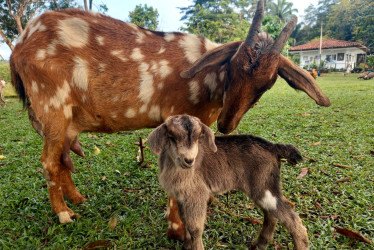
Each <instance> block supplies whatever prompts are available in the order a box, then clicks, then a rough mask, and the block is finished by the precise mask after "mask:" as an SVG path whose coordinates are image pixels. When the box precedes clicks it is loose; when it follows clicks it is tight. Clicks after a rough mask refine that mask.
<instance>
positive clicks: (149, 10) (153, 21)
mask: <svg viewBox="0 0 374 250" xmlns="http://www.w3.org/2000/svg"><path fill="white" fill-rule="evenodd" d="M158 16H159V14H158V11H157V9H153V7H152V6H149V7H148V6H147V4H145V5H144V7H143V6H142V5H141V4H139V5H136V6H135V10H134V11H131V12H130V13H129V17H130V22H131V23H134V24H136V25H138V26H140V27H143V28H146V29H150V30H156V29H157V26H158Z"/></svg>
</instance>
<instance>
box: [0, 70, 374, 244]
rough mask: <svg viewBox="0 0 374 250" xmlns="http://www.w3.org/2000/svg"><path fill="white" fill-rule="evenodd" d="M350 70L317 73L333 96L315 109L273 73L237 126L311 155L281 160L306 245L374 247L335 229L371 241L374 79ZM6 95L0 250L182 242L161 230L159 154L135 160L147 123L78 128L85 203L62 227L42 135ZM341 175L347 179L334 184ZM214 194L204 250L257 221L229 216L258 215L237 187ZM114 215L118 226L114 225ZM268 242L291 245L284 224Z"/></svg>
mask: <svg viewBox="0 0 374 250" xmlns="http://www.w3.org/2000/svg"><path fill="white" fill-rule="evenodd" d="M356 77H357V75H349V76H347V77H343V75H342V73H333V74H329V75H326V76H325V77H320V78H318V79H317V82H318V83H319V85H320V86H321V88H322V89H323V91H324V92H325V93H326V94H327V95H328V96H329V97H330V99H331V102H332V105H331V107H329V108H324V107H319V106H317V105H316V104H315V103H314V101H313V100H311V99H310V98H309V97H307V96H306V95H305V94H304V93H299V92H295V91H294V90H292V89H291V88H290V87H289V86H287V84H286V83H285V82H284V80H279V81H278V82H277V83H276V85H275V86H274V88H273V89H272V90H270V91H268V92H267V93H266V94H265V95H264V96H263V98H262V99H261V101H260V103H259V104H258V105H257V106H256V107H255V108H254V109H252V110H251V111H249V112H248V113H247V114H246V116H245V117H244V118H243V120H242V121H241V123H240V126H239V127H238V129H237V131H236V133H239V134H254V135H257V136H261V137H264V138H266V139H268V140H271V141H273V142H278V143H290V144H294V145H295V146H297V147H298V148H299V149H300V151H301V152H302V153H303V155H304V156H306V157H309V158H310V159H312V160H308V159H307V158H306V159H305V161H304V162H303V163H300V164H298V165H297V166H292V165H290V164H288V163H286V164H283V167H282V186H283V192H284V194H285V196H286V197H287V198H288V199H289V200H291V201H292V202H294V203H295V209H296V210H297V212H298V213H299V214H300V215H301V217H302V219H303V222H304V224H305V226H306V227H307V230H308V234H309V238H310V241H311V248H312V249H328V248H330V249H348V248H353V249H373V245H371V246H370V245H367V244H365V243H362V242H359V241H356V240H352V239H350V238H347V237H345V236H341V235H339V234H337V233H336V232H335V229H334V228H338V227H343V228H348V229H351V230H354V231H359V232H361V233H362V234H363V235H364V236H365V237H367V238H369V239H370V240H372V241H373V240H374V219H373V218H374V214H373V204H374V196H373V193H374V185H373V184H374V183H373V181H374V118H373V117H374V80H369V81H364V80H357V79H356ZM8 101H9V105H8V106H7V107H6V108H0V155H3V156H5V157H6V158H4V159H0V248H1V249H10V248H11V249H31V248H41V247H46V248H52V249H56V248H60V249H75V248H84V247H85V246H87V245H88V244H90V243H95V242H96V244H97V245H103V244H104V245H107V246H112V247H114V248H118V249H130V248H131V249H171V248H176V249H180V248H181V246H182V244H181V243H180V242H175V241H171V240H168V239H167V238H166V236H165V232H166V229H167V226H168V225H167V222H166V221H165V219H164V214H165V207H166V198H167V195H166V193H165V192H164V191H163V190H162V189H161V188H160V186H159V183H158V181H157V171H158V169H157V164H156V162H157V159H156V157H155V156H154V155H152V153H151V152H150V150H149V149H147V150H146V157H147V159H148V160H150V161H151V165H153V167H152V168H147V169H143V168H139V166H138V164H137V162H136V153H137V149H136V146H135V145H134V142H135V141H137V139H138V137H139V136H142V137H143V138H144V137H146V136H147V135H148V134H149V132H150V131H151V130H141V131H135V132H122V133H115V134H111V135H105V134H94V135H92V134H82V135H80V140H81V141H82V142H83V143H84V146H83V150H84V151H85V153H86V158H85V159H82V158H79V157H76V156H75V155H74V158H73V161H74V162H75V168H76V170H77V171H76V173H74V174H73V178H74V181H75V184H76V186H77V188H78V189H79V190H80V191H81V192H82V194H83V195H85V197H86V198H88V202H86V203H84V204H81V205H77V206H75V205H72V204H70V203H69V206H70V207H71V208H72V209H73V210H74V211H75V212H77V213H79V214H80V215H82V217H81V218H79V219H78V220H76V221H75V222H74V223H72V224H68V225H60V224H59V223H58V219H57V216H55V215H53V214H52V212H51V206H50V203H49V199H48V192H47V188H46V185H45V181H44V177H43V175H42V174H41V168H42V167H41V164H40V161H39V158H40V153H41V150H42V140H41V138H39V136H38V135H37V134H36V132H34V130H33V129H32V127H31V126H30V125H29V122H28V119H27V112H24V111H22V107H21V104H20V103H19V102H18V100H16V99H14V98H13V99H11V98H8ZM213 129H215V130H216V127H214V128H213ZM107 142H109V143H107ZM95 146H96V147H98V148H99V149H100V150H101V153H100V154H98V155H95V154H94V147H95ZM314 161H315V162H314ZM333 164H342V165H348V166H350V167H349V168H340V167H337V166H334V165H333ZM302 168H308V169H309V173H308V174H307V175H306V176H305V177H304V178H300V179H298V178H297V176H298V175H299V173H300V172H301V169H302ZM103 177H105V178H103ZM347 177H350V179H349V180H348V181H346V182H342V183H336V181H337V180H340V179H342V178H347ZM217 199H218V201H219V204H220V205H216V206H211V207H209V211H208V214H209V218H208V220H207V223H206V227H205V232H204V244H205V246H206V248H207V249H217V248H222V247H227V248H228V249H246V248H247V246H248V245H249V244H250V243H251V242H252V241H253V240H254V239H255V238H256V237H257V234H258V231H259V230H260V226H259V225H252V224H250V223H249V222H247V221H245V220H242V219H241V218H236V217H234V216H232V215H230V214H232V213H235V214H237V215H240V216H241V217H252V218H257V219H261V220H262V214H261V212H260V211H259V210H258V209H257V208H255V207H253V204H252V202H251V200H250V199H249V198H247V197H246V196H245V195H243V194H242V193H239V192H231V193H230V194H229V195H228V196H226V195H223V196H218V197H217ZM113 218H116V220H117V223H116V225H115V227H114V229H111V227H110V224H109V222H110V221H112V220H113ZM99 240H101V241H99ZM98 241H99V242H98ZM274 242H276V244H274V245H281V246H283V247H284V248H286V249H287V248H292V246H293V244H292V239H291V236H290V235H289V233H288V232H287V231H286V230H285V229H284V227H283V226H281V225H279V226H278V227H277V230H276V233H275V237H274ZM274 245H272V246H270V247H269V248H270V249H274ZM91 247H92V246H91Z"/></svg>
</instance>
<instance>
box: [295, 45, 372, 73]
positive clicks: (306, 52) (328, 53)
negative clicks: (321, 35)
mask: <svg viewBox="0 0 374 250" xmlns="http://www.w3.org/2000/svg"><path fill="white" fill-rule="evenodd" d="M319 47H320V41H314V42H310V43H307V44H302V45H298V46H295V47H292V48H291V49H290V50H289V53H291V54H296V53H297V54H300V67H304V66H311V65H312V64H316V65H319V62H320V58H319V56H320V51H319ZM367 51H368V48H367V47H365V46H364V45H362V44H360V43H357V42H347V41H341V40H335V39H326V40H323V41H322V53H321V57H322V61H324V62H325V64H324V67H326V68H332V69H346V68H347V67H349V66H350V67H351V68H352V69H353V68H354V67H356V66H358V65H359V64H360V63H362V62H364V61H365V56H366V52H367Z"/></svg>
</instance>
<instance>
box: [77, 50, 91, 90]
mask: <svg viewBox="0 0 374 250" xmlns="http://www.w3.org/2000/svg"><path fill="white" fill-rule="evenodd" d="M74 62H75V66H74V70H73V83H74V85H75V86H77V87H78V88H80V89H81V90H87V88H88V72H87V71H88V67H87V65H88V63H87V62H86V61H85V60H83V59H81V58H79V57H75V58H74Z"/></svg>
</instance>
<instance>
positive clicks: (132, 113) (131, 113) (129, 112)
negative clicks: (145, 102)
mask: <svg viewBox="0 0 374 250" xmlns="http://www.w3.org/2000/svg"><path fill="white" fill-rule="evenodd" d="M125 116H126V117H127V118H133V117H135V111H134V110H133V109H132V108H129V109H128V110H127V111H126V113H125Z"/></svg>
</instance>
